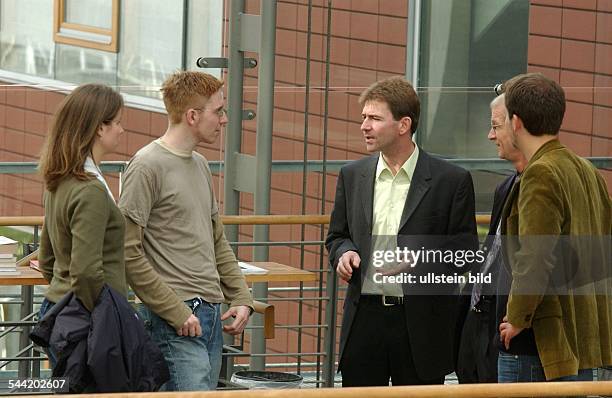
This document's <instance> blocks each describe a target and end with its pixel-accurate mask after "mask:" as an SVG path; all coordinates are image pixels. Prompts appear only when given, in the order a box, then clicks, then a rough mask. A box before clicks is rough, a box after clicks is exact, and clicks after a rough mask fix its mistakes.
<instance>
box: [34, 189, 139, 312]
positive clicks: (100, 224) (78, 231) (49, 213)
mask: <svg viewBox="0 0 612 398" xmlns="http://www.w3.org/2000/svg"><path fill="white" fill-rule="evenodd" d="M44 206H45V221H44V226H43V230H42V233H41V242H40V253H39V261H40V268H41V271H42V273H43V275H44V277H45V279H47V280H48V281H49V285H50V286H49V290H48V291H47V294H46V297H47V299H48V300H50V301H52V302H57V301H58V300H59V299H60V298H61V297H62V296H64V295H65V294H66V293H67V292H68V291H71V290H72V291H73V292H74V293H75V295H76V297H77V298H79V299H80V300H81V302H82V303H83V305H84V306H85V307H86V308H87V309H89V310H90V311H91V310H92V309H93V307H94V305H95V302H96V299H97V298H98V295H99V294H100V291H101V290H102V285H103V284H104V283H106V284H108V285H109V286H111V287H112V288H113V289H115V290H117V291H118V292H120V293H121V294H123V295H127V283H126V279H125V266H124V256H123V247H124V245H123V243H124V231H125V222H124V219H123V216H122V215H121V212H120V211H119V209H118V208H117V205H116V204H115V202H114V201H113V199H112V198H111V197H110V196H109V194H108V192H107V191H106V188H105V187H104V186H103V185H102V183H101V182H100V181H98V180H96V179H92V180H89V181H79V180H77V179H75V178H69V179H67V180H65V181H62V182H61V183H60V185H59V186H58V188H57V189H56V190H55V192H48V191H45V194H44Z"/></svg>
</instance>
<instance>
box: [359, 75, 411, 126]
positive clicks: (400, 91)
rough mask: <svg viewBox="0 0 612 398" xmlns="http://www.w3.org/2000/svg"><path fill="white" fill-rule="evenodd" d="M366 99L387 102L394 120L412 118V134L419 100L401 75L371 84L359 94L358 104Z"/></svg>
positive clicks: (363, 103)
mask: <svg viewBox="0 0 612 398" xmlns="http://www.w3.org/2000/svg"><path fill="white" fill-rule="evenodd" d="M368 101H381V102H385V103H387V105H388V106H389V110H390V111H391V114H392V115H393V118H394V119H395V120H400V119H401V118H403V117H406V116H408V117H409V118H410V119H412V125H411V128H410V132H411V133H412V134H414V132H415V131H416V129H417V127H418V125H419V114H420V113H421V102H420V101H419V97H418V96H417V93H416V91H414V87H412V84H410V82H408V81H407V80H406V79H404V78H403V77H402V76H393V77H389V78H387V79H384V80H381V81H379V82H376V83H374V84H372V85H371V86H370V87H368V88H367V89H365V90H364V91H363V92H362V93H361V95H360V96H359V104H360V105H361V106H364V105H365V103H366V102H368Z"/></svg>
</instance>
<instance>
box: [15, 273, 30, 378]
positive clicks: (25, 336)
mask: <svg viewBox="0 0 612 398" xmlns="http://www.w3.org/2000/svg"><path fill="white" fill-rule="evenodd" d="M21 300H22V301H23V302H22V303H21V314H20V315H21V319H27V318H28V316H29V315H30V314H31V313H32V311H34V286H27V285H24V286H21ZM30 329H31V326H29V325H23V326H21V334H20V335H19V350H23V349H24V348H26V347H27V346H28V345H30ZM31 352H32V350H27V351H26V352H24V353H23V354H22V356H24V357H29V356H31ZM30 362H31V361H19V369H18V372H17V375H18V377H20V378H27V377H30V376H31V375H32V373H31V370H32V368H31V367H30Z"/></svg>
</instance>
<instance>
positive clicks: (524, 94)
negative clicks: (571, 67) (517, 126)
mask: <svg viewBox="0 0 612 398" xmlns="http://www.w3.org/2000/svg"><path fill="white" fill-rule="evenodd" d="M502 92H503V93H504V94H506V109H508V117H509V118H510V119H512V116H514V115H517V116H518V117H520V118H521V120H522V122H523V125H524V126H525V129H526V130H527V131H528V132H529V133H530V134H531V135H534V136H542V135H545V134H546V135H557V134H558V133H559V129H560V128H561V123H562V122H563V115H564V114H565V93H564V91H563V88H561V86H560V85H559V84H558V83H557V82H555V81H554V80H552V79H550V78H548V77H546V76H544V75H542V74H540V73H527V74H523V75H518V76H515V77H513V78H512V79H510V80H508V81H507V82H505V83H504V84H503V88H502Z"/></svg>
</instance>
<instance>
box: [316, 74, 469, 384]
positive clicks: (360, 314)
mask: <svg viewBox="0 0 612 398" xmlns="http://www.w3.org/2000/svg"><path fill="white" fill-rule="evenodd" d="M359 102H360V104H361V105H362V106H363V111H362V118H363V123H362V125H361V131H362V134H363V136H364V139H365V144H366V148H367V150H368V152H371V153H374V155H373V156H370V157H367V158H364V159H361V160H358V161H355V162H353V163H351V164H349V165H347V166H345V167H343V168H342V170H341V171H340V174H339V176H338V182H337V188H336V198H335V204H334V209H333V211H332V215H331V221H330V226H329V232H328V235H327V239H326V243H325V244H326V247H327V250H328V252H329V257H330V262H331V264H332V268H334V269H335V270H336V272H337V273H338V276H339V277H340V278H341V279H343V280H345V281H348V290H347V294H346V299H345V303H344V316H343V321H342V331H341V335H340V364H339V371H341V372H342V385H343V386H386V385H388V384H389V379H391V382H392V383H393V384H394V385H405V384H442V383H443V382H444V376H445V375H446V374H448V373H450V372H452V371H453V368H454V366H453V364H454V362H453V352H454V345H455V344H454V333H455V319H456V315H457V314H456V309H457V297H456V296H455V295H450V294H446V295H439V294H436V292H435V291H431V290H424V289H423V287H425V288H427V286H428V285H427V284H424V285H422V286H420V287H416V286H412V285H410V284H406V283H401V284H398V283H393V282H389V283H380V281H381V279H382V277H383V276H389V277H393V276H400V275H402V276H406V277H409V276H410V275H413V274H412V272H413V271H415V272H416V273H417V274H418V273H421V274H422V273H427V272H428V271H429V270H436V271H440V270H442V272H452V271H453V270H455V271H456V270H457V269H458V268H461V267H456V266H455V264H425V263H424V261H423V260H422V259H421V260H420V261H414V260H415V259H413V261H412V263H408V265H407V264H406V263H404V264H400V267H399V268H398V267H397V266H395V267H393V266H392V267H391V269H389V268H386V266H385V267H382V268H379V265H377V264H376V259H377V258H376V254H377V252H380V250H381V248H383V249H386V250H387V251H390V250H392V249H393V246H397V247H398V248H399V246H400V241H411V239H410V237H416V238H417V240H418V239H421V241H423V240H422V239H423V236H431V237H432V240H434V238H433V237H434V236H435V237H437V240H438V242H442V243H440V244H439V245H438V246H437V248H438V249H449V250H451V249H452V250H457V251H459V250H461V249H465V248H474V249H475V248H477V239H476V221H475V217H474V189H473V185H472V178H471V176H470V173H469V172H467V171H466V170H464V169H462V168H459V167H457V166H454V165H452V164H450V163H448V162H446V161H443V160H440V159H437V158H434V157H432V156H430V155H428V154H427V153H426V152H425V151H423V150H422V149H419V148H418V147H417V146H416V145H415V144H414V142H413V141H412V135H413V134H414V132H415V131H416V128H417V125H418V120H419V112H420V102H419V98H418V97H417V95H416V92H415V91H414V88H413V87H412V85H411V84H410V83H408V82H407V81H406V80H405V79H403V78H401V77H392V78H389V79H386V80H383V81H380V82H377V83H375V84H373V85H372V86H370V87H369V88H368V89H366V90H365V91H364V92H363V93H362V94H361V96H360V98H359ZM383 241H386V242H383ZM429 243H431V242H429ZM420 247H421V246H420V245H419V246H416V245H415V247H411V249H418V248H420ZM378 259H380V258H378ZM402 261H403V260H402ZM402 261H400V260H398V262H400V263H401V262H402ZM402 267H403V268H402ZM402 270H408V271H410V272H400V271H402ZM463 270H465V268H464V269H462V270H460V271H459V272H463ZM432 287H433V288H435V286H433V285H432ZM455 287H456V286H451V288H449V287H448V286H447V287H446V292H449V291H451V290H452V288H455ZM415 291H417V292H418V293H416V294H415ZM455 292H456V290H455Z"/></svg>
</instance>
